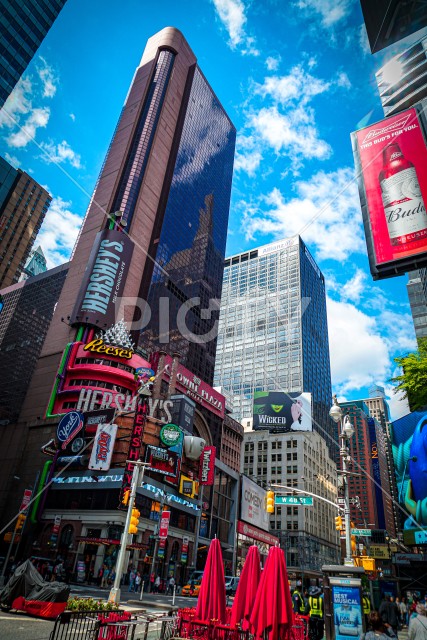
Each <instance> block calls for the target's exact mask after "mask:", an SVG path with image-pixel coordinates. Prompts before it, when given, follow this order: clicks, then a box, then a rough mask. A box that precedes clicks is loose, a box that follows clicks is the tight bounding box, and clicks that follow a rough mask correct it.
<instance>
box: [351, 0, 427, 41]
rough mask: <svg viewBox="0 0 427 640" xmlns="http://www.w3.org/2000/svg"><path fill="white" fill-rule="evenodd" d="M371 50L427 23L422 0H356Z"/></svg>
mask: <svg viewBox="0 0 427 640" xmlns="http://www.w3.org/2000/svg"><path fill="white" fill-rule="evenodd" d="M360 4H361V7H362V12H363V18H364V21H365V26H366V32H367V34H368V40H369V46H370V49H371V53H376V52H377V51H381V49H384V48H385V47H388V46H389V45H391V44H394V43H395V42H399V40H402V38H406V36H409V35H411V34H412V33H415V32H416V31H418V30H419V29H422V28H423V27H425V26H427V9H426V6H425V4H424V2H422V0H414V2H411V3H410V5H409V4H408V2H406V0H375V2H372V0H360Z"/></svg>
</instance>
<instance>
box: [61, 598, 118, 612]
mask: <svg viewBox="0 0 427 640" xmlns="http://www.w3.org/2000/svg"><path fill="white" fill-rule="evenodd" d="M67 611H119V606H118V605H116V604H111V602H104V601H103V600H96V599H95V598H78V597H77V596H75V597H74V598H69V599H68V602H67Z"/></svg>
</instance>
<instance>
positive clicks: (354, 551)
mask: <svg viewBox="0 0 427 640" xmlns="http://www.w3.org/2000/svg"><path fill="white" fill-rule="evenodd" d="M350 526H351V528H352V529H355V528H356V525H355V524H354V522H351V523H350ZM350 539H351V553H352V554H353V555H354V556H357V542H356V536H355V535H353V534H351V536H350Z"/></svg>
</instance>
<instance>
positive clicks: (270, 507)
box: [265, 491, 274, 513]
mask: <svg viewBox="0 0 427 640" xmlns="http://www.w3.org/2000/svg"><path fill="white" fill-rule="evenodd" d="M265 508H266V511H267V513H274V491H267V502H266V507H265Z"/></svg>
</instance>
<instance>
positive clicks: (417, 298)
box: [406, 269, 427, 340]
mask: <svg viewBox="0 0 427 640" xmlns="http://www.w3.org/2000/svg"><path fill="white" fill-rule="evenodd" d="M406 288H407V291H408V298H409V304H410V306H411V314H412V321H413V323H414V330H415V336H416V338H417V340H420V339H421V338H427V293H426V289H427V269H417V270H416V271H410V272H409V273H408V283H407V285H406Z"/></svg>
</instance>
